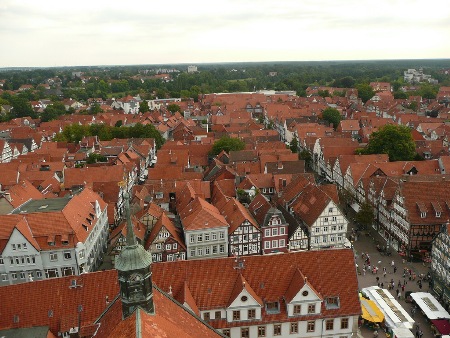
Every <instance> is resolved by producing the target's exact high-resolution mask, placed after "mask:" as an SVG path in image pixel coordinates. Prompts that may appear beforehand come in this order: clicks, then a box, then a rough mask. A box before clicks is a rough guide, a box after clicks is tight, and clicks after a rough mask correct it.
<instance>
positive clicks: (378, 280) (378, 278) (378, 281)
mask: <svg viewBox="0 0 450 338" xmlns="http://www.w3.org/2000/svg"><path fill="white" fill-rule="evenodd" d="M376 280H377V283H378V284H380V277H378V276H377V278H376Z"/></svg>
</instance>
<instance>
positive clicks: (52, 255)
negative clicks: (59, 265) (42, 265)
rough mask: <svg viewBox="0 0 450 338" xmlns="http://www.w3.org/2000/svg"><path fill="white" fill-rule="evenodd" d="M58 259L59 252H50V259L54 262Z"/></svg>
mask: <svg viewBox="0 0 450 338" xmlns="http://www.w3.org/2000/svg"><path fill="white" fill-rule="evenodd" d="M57 260H58V254H57V253H56V252H50V261H52V262H54V261H57Z"/></svg>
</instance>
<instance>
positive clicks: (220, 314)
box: [214, 311, 222, 319]
mask: <svg viewBox="0 0 450 338" xmlns="http://www.w3.org/2000/svg"><path fill="white" fill-rule="evenodd" d="M214 319H222V312H220V311H216V313H215V314H214Z"/></svg>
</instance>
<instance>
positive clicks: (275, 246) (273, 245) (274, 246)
mask: <svg viewBox="0 0 450 338" xmlns="http://www.w3.org/2000/svg"><path fill="white" fill-rule="evenodd" d="M277 247H278V241H277V240H274V241H272V248H277Z"/></svg>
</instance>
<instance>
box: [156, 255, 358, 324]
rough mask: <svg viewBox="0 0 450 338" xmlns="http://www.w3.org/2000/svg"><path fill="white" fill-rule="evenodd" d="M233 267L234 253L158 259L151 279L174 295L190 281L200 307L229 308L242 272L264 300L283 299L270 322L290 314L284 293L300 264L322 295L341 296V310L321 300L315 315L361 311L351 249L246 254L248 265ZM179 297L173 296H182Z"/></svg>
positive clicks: (224, 322) (348, 313)
mask: <svg viewBox="0 0 450 338" xmlns="http://www.w3.org/2000/svg"><path fill="white" fill-rule="evenodd" d="M336 262H339V264H336ZM235 266H236V262H235V259H234V257H227V258H217V259H201V260H186V261H176V262H165V263H158V264H155V265H154V266H153V281H154V283H155V284H156V285H157V286H158V287H159V288H161V289H162V290H164V291H166V290H167V291H168V290H169V288H171V290H172V292H173V294H174V295H179V294H181V293H180V292H181V291H182V289H183V288H184V284H185V282H187V283H188V285H189V289H190V291H191V293H192V296H193V298H194V300H195V303H196V304H197V306H198V307H199V308H200V309H205V310H208V309H211V310H212V309H219V308H226V307H227V305H228V303H229V300H230V297H231V295H232V293H233V290H234V289H235V285H236V280H237V278H238V276H239V274H242V276H243V277H244V278H245V280H246V282H247V283H246V284H248V286H249V287H251V288H252V289H253V290H254V291H255V293H256V294H257V295H258V297H259V298H260V299H262V300H264V302H273V301H279V302H281V304H280V307H279V308H280V311H281V312H280V314H275V315H271V314H268V313H265V315H264V316H263V318H264V319H263V320H262V321H261V323H269V322H273V321H276V320H279V319H280V318H288V316H287V314H286V306H285V304H284V300H283V296H285V294H286V292H287V290H288V289H289V287H290V284H291V281H292V276H293V274H294V272H295V270H297V269H299V270H300V271H301V272H302V273H303V275H305V276H307V277H308V281H309V282H310V283H311V285H312V286H313V287H314V289H315V290H316V291H317V293H318V294H320V295H322V297H324V298H325V297H327V296H335V295H339V297H340V307H339V309H333V310H329V309H326V308H325V306H324V305H322V308H321V314H320V315H317V317H314V318H319V316H320V318H323V317H328V316H332V317H339V316H350V315H359V314H360V313H361V306H360V304H359V301H358V293H357V290H358V282H357V277H356V271H355V263H354V257H353V252H352V251H351V250H346V249H331V250H318V251H305V252H291V253H285V254H282V255H264V256H248V257H246V258H245V268H244V269H240V270H237V269H235ZM177 297H178V296H175V298H176V299H177V300H178V301H180V300H179V299H178V298H177ZM312 318H313V317H312ZM288 320H289V319H288ZM292 321H298V318H293V319H292ZM216 323H217V324H215V327H229V325H230V323H228V322H227V321H226V319H223V320H222V322H221V321H217V322H216ZM256 324H257V323H256V322H255V325H256Z"/></svg>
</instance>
